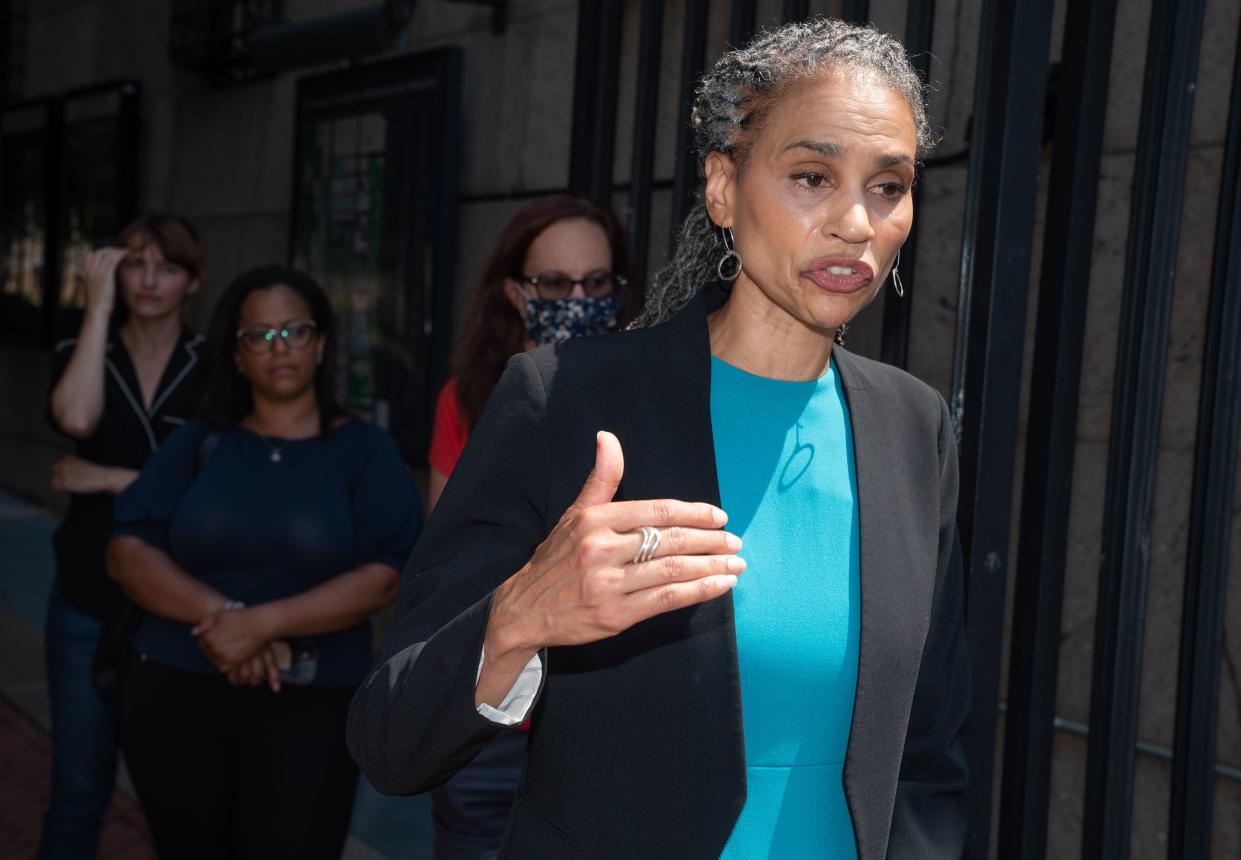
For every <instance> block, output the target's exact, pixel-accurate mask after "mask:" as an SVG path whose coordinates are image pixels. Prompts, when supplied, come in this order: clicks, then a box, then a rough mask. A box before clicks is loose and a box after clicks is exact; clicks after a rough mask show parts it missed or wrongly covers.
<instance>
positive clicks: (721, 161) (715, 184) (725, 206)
mask: <svg viewBox="0 0 1241 860" xmlns="http://www.w3.org/2000/svg"><path fill="white" fill-rule="evenodd" d="M703 167H704V169H705V170H706V174H707V184H706V189H705V191H704V199H705V201H706V205H707V215H709V216H710V218H711V220H712V221H714V222H715V224H716V226H718V227H731V226H732V224H733V180H734V179H735V178H736V174H737V169H736V166H735V165H734V164H733V160H732V159H731V158H730V157H729V156H727V155H725V154H724V153H722V152H719V151H718V150H717V151H713V152H710V153H708V154H707V160H706V162H705V163H704V165H703Z"/></svg>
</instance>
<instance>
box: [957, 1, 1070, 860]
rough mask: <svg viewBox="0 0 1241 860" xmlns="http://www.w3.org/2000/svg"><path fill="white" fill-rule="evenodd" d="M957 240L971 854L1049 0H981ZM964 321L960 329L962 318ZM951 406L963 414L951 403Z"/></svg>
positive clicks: (1005, 536) (996, 623)
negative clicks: (970, 684)
mask: <svg viewBox="0 0 1241 860" xmlns="http://www.w3.org/2000/svg"><path fill="white" fill-rule="evenodd" d="M982 14H983V18H982V27H981V30H980V33H979V60H978V67H977V72H976V78H975V80H976V82H977V83H976V90H977V91H976V95H975V100H974V102H975V118H976V121H975V125H974V132H973V140H972V142H971V151H972V155H971V159H970V176H969V185H968V189H967V196H968V201H967V220H966V224H965V240H964V243H963V246H962V267H961V292H962V296H963V301H962V304H961V309H962V310H963V311H964V312H965V316H964V318H963V319H962V318H961V317H959V318H958V329H959V330H958V337H959V338H960V337H961V336H962V334H964V346H965V350H964V353H963V354H962V355H959V356H958V362H959V363H960V364H959V366H958V368H957V370H958V372H959V375H960V379H961V380H962V381H963V385H962V387H961V388H960V389H959V390H957V391H955V392H954V398H953V399H954V401H956V404H957V405H958V407H959V406H960V404H964V405H965V410H964V420H963V421H962V423H961V436H960V445H961V495H960V507H959V511H958V523H959V525H960V529H961V538H962V545H963V549H964V551H965V556H964V557H965V564H966V573H967V597H966V603H967V606H966V613H967V614H966V619H967V630H968V636H969V642H970V653H971V656H972V662H973V670H974V704H973V707H972V709H971V713H970V718H969V723H968V726H967V731H966V734H965V747H966V754H967V756H968V757H969V762H970V771H971V773H973V774H974V778H973V779H971V780H970V785H969V788H968V789H967V796H966V803H967V812H968V814H969V830H968V838H967V843H966V851H965V856H966V857H971V858H973V857H978V858H981V857H985V856H987V847H988V836H989V830H990V824H991V792H992V780H991V773H992V771H993V769H994V758H995V728H996V704H997V702H998V701H999V681H1000V653H1001V650H1002V642H1003V635H1004V609H1005V603H1004V597H1005V587H1006V571H1007V569H1008V561H1007V556H1008V547H1009V531H1010V526H1011V511H1012V496H1013V473H1014V464H1015V460H1016V450H1015V449H1016V441H1017V418H1018V399H1019V392H1020V389H1021V359H1022V350H1021V349H1019V348H1014V346H1013V345H1014V344H1021V343H1022V342H1023V341H1024V339H1025V326H1026V304H1027V295H1028V292H1029V281H1030V244H1031V238H1032V235H1033V232H1034V211H1035V190H1036V184H1037V176H1038V168H1039V148H1040V141H1041V131H1042V126H1043V116H1042V114H1043V102H1044V94H1045V89H1046V82H1047V63H1048V51H1049V46H1050V42H1051V18H1052V0H987V2H985V3H984V5H983V13H982ZM961 327H964V328H965V329H966V330H965V332H964V333H962V332H961V331H960V328H961ZM958 414H960V412H959V411H958Z"/></svg>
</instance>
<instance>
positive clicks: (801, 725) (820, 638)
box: [711, 358, 861, 860]
mask: <svg viewBox="0 0 1241 860" xmlns="http://www.w3.org/2000/svg"><path fill="white" fill-rule="evenodd" d="M711 429H712V432H713V434H714V438H715V462H716V469H717V471H718V474H719V485H720V501H721V503H722V506H723V508H724V510H725V511H727V512H728V526H727V528H728V529H729V530H730V531H732V532H733V533H735V534H737V535H739V536H740V537H741V539H742V542H743V548H742V550H741V555H742V557H743V558H745V560H746V562H747V563H748V567H747V569H746V572H745V573H743V574H742V575H741V577H740V578H739V580H738V582H737V585H736V587H735V588H734V589H733V606H734V608H735V611H736V630H737V653H738V658H739V662H740V669H741V707H742V720H743V726H744V734H745V757H746V781H747V794H746V802H745V807H744V808H743V809H742V811H741V815H740V817H739V818H738V820H737V823H736V826H735V827H734V829H733V832H732V835H731V836H730V838H729V840H728V843H727V844H726V845H725V847H724V851H723V854H722V855H721V856H722V857H725V858H729V860H734V858H744V860H751V858H797V859H798V860H803V858H810V857H830V858H833V860H841V858H845V859H846V860H847V858H853V857H856V856H857V848H856V842H855V839H854V834H853V823H852V819H851V818H850V816H849V809H848V806H847V805H846V801H845V793H844V783H843V771H844V761H845V750H846V748H847V746H848V743H849V728H850V725H851V724H852V718H853V699H854V692H855V690H856V688H857V672H858V639H859V630H860V625H861V564H860V549H859V536H858V506H857V474H856V470H855V467H854V457H853V435H852V431H851V427H850V423H849V411H848V404H847V402H846V400H845V395H844V389H843V388H842V387H841V385H840V379H839V375H838V374H837V372H836V367H835V364H834V363H833V364H832V365H831V366H830V367H829V369H828V372H827V373H826V374H824V375H823V376H822V377H820V378H819V379H817V380H812V381H809V382H787V381H782V380H775V379H768V378H764V377H761V376H755V375H753V374H750V373H746V372H745V371H742V370H739V369H738V368H735V367H733V366H731V365H729V364H727V363H726V362H724V361H721V360H720V359H718V358H712V360H711Z"/></svg>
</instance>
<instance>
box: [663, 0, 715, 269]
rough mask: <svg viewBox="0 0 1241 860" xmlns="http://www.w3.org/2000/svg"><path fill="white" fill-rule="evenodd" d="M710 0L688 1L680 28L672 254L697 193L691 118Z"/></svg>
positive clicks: (703, 61) (702, 61)
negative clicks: (679, 74)
mask: <svg viewBox="0 0 1241 860" xmlns="http://www.w3.org/2000/svg"><path fill="white" fill-rule="evenodd" d="M709 9H710V7H709V3H708V0H685V18H684V20H683V21H682V25H681V26H682V31H681V80H680V83H679V84H678V85H677V100H678V104H679V105H680V107H679V108H678V110H677V149H676V167H675V170H676V178H675V179H674V181H673V189H672V212H671V215H672V217H671V219H670V220H671V229H670V231H669V233H670V235H669V241H668V247H669V255H671V251H672V250H675V248H676V244H677V237H678V236H679V235H680V232H681V222H683V221H684V220H685V216H686V215H688V214H689V210H690V209H692V208H693V206H694V203H695V202H696V196H697V194H698V157H697V155H696V154H695V153H694V130H693V127H692V126H691V125H690V117H691V116H692V114H693V109H694V87H695V86H697V83H698V79H699V78H700V77H702V73H703V66H704V65H705V64H706V61H707V13H708V11H709Z"/></svg>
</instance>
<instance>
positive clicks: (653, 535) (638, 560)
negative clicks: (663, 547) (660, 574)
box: [633, 526, 663, 564]
mask: <svg viewBox="0 0 1241 860" xmlns="http://www.w3.org/2000/svg"><path fill="white" fill-rule="evenodd" d="M662 540H663V535H661V534H660V533H659V529H657V528H655V527H654V526H642V546H640V547H638V552H637V553H636V554H635V555H634V557H633V563H634V564H642V563H643V562H646V561H650V560H651V557H652V556H653V555H655V551H656V550H657V549H659V544H660V542H661V541H662Z"/></svg>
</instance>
